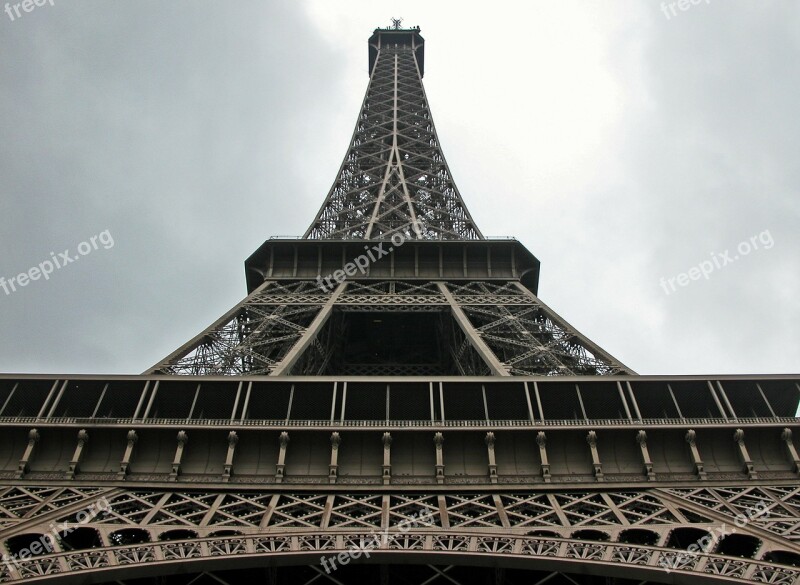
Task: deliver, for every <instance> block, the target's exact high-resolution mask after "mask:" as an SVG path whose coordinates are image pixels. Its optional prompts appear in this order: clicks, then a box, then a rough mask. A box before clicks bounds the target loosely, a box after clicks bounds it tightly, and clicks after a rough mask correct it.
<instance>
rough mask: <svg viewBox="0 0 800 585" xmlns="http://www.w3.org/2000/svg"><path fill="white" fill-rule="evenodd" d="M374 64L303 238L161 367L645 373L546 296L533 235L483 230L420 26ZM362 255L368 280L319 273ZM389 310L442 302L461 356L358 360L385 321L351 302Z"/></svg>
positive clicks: (268, 257)
mask: <svg viewBox="0 0 800 585" xmlns="http://www.w3.org/2000/svg"><path fill="white" fill-rule="evenodd" d="M369 67H370V81H369V85H368V86H367V92H366V96H365V97H364V102H363V104H362V106H361V111H360V113H359V116H358V122H357V123H356V128H355V131H354V133H353V138H352V140H351V142H350V147H349V149H348V151H347V154H346V155H345V157H344V161H343V162H342V165H341V167H340V169H339V173H338V175H337V178H336V181H335V182H334V184H333V187H332V188H331V190H330V192H329V193H328V196H327V198H326V199H325V201H324V203H323V204H322V208H321V209H320V211H319V213H318V214H317V216H316V218H315V219H314V221H313V222H312V224H311V226H310V227H309V228H308V230H307V231H306V233H305V235H304V237H303V239H302V241H298V242H291V241H290V242H291V243H290V244H289V245H287V246H280V242H279V241H275V240H273V241H271V242H267V243H265V245H264V246H262V247H261V248H260V249H259V250H258V251H257V252H256V253H255V254H253V256H251V258H250V259H248V261H247V263H246V269H247V273H248V285H249V288H250V295H249V296H248V297H247V298H246V299H244V300H243V301H242V302H241V303H239V304H237V306H235V307H234V308H233V309H232V310H231V311H230V312H229V313H227V314H226V315H224V316H223V317H222V318H221V319H220V320H218V321H217V322H216V323H214V324H212V325H211V326H210V327H209V328H207V329H206V330H205V331H203V332H202V333H201V334H200V335H198V336H197V337H195V338H194V339H193V340H191V341H190V342H189V343H187V344H186V345H184V346H183V347H181V348H180V349H178V350H177V351H176V352H175V353H173V354H171V355H170V356H167V357H166V358H165V359H163V360H162V361H160V362H159V363H157V364H155V365H154V366H153V367H152V368H150V369H149V370H148V373H156V372H157V373H164V374H184V375H186V374H189V375H240V374H252V375H286V374H296V375H321V374H334V375H335V374H347V373H355V374H362V375H414V374H419V375H424V374H461V375H477V374H490V375H501V376H506V375H585V374H586V375H594V374H602V375H605V374H619V373H631V370H630V369H629V368H627V367H626V366H624V365H623V364H622V363H621V362H620V361H619V360H617V359H615V358H614V357H613V356H611V355H609V354H608V353H607V352H605V351H604V350H603V349H602V348H600V347H599V346H597V345H596V344H594V343H593V342H591V341H590V340H589V339H587V338H586V337H584V336H583V335H581V334H580V333H579V332H578V331H577V330H576V329H574V328H573V327H571V326H570V325H569V324H568V323H566V321H564V319H562V318H561V317H559V316H558V315H557V314H556V313H555V312H553V311H552V310H551V309H550V308H548V307H547V306H545V305H544V304H543V303H542V302H541V301H540V300H539V299H538V298H537V297H536V294H535V293H536V286H537V284H538V266H539V263H538V260H536V259H535V258H534V257H533V256H532V255H531V254H530V253H529V252H528V251H527V250H525V249H524V247H522V246H520V245H516V246H515V245H511V246H509V242H498V241H496V240H486V239H485V238H484V236H483V235H482V234H481V232H480V230H479V229H478V227H477V225H476V224H475V222H474V221H473V219H472V217H471V216H470V214H469V212H468V211H467V208H466V205H465V204H464V201H463V200H462V198H461V195H460V193H459V192H458V189H457V188H456V186H455V183H454V182H453V178H452V175H451V173H450V169H449V168H448V166H447V162H446V161H445V158H444V155H443V154H442V150H441V147H440V144H439V138H438V137H437V135H436V129H435V127H434V124H433V118H432V116H431V112H430V108H429V106H428V100H427V97H426V95H425V90H424V88H423V85H422V75H423V71H424V41H423V39H422V37H421V36H420V34H419V31H418V30H416V29H409V30H404V29H390V30H377V31H376V32H375V34H374V35H373V36H372V38H370V41H369ZM373 241H378V242H379V246H383V247H384V248H382V249H381V250H378V247H373V244H372V243H371V242H373ZM337 242H338V244H337ZM356 242H362V243H363V242H370V243H367V244H366V245H359V244H358V243H356ZM348 243H349V244H351V245H349V246H348V245H347V244H348ZM481 243H482V244H483V245H477V246H476V245H470V244H481ZM399 245H403V246H404V248H403V251H404V252H406V253H405V254H401V249H400V247H399ZM410 249H413V250H414V256H413V258H412V257H411V256H410V255H409V254H408V250H410ZM384 252H385V255H384V256H381V253H384ZM367 253H369V254H371V255H372V256H365V254H367ZM376 255H377V256H376ZM358 256H362V257H364V258H369V260H370V261H369V262H368V264H367V266H366V270H360V271H359V276H361V277H366V278H362V279H360V280H358V281H357V280H356V279H355V278H348V279H347V281H346V282H343V283H342V285H341V286H340V287H338V288H336V287H334V286H332V285H331V286H325V283H323V282H322V281H321V280H315V279H321V278H322V277H323V276H325V275H326V274H335V272H336V271H337V270H340V269H342V268H343V267H344V266H346V264H347V262H348V261H351V260H354V259H355V258H357V257H358ZM385 256H388V257H385ZM373 257H375V258H374V261H373ZM301 274H305V275H307V276H306V278H305V279H302V278H298V276H299V275H301ZM384 277H388V280H384ZM401 277H402V278H401ZM448 277H450V278H448ZM481 277H483V278H481ZM320 284H322V285H323V286H320ZM328 284H331V281H330V280H329V281H328ZM368 293H369V294H368ZM375 310H379V311H383V312H412V311H414V312H429V313H436V314H435V315H432V316H429V317H430V318H429V319H427V322H428V324H432V323H435V324H436V327H435V330H426V334H427V335H430V336H432V337H435V339H436V340H437V343H436V344H434V346H435V347H434V348H429V349H431V350H437V351H439V352H441V353H444V354H447V355H449V356H450V358H447V357H446V356H440V357H439V359H437V360H436V363H426V361H425V360H424V359H423V360H421V361H420V360H417V361H416V362H409V358H410V356H409V355H404V356H403V360H404V363H395V362H393V361H392V359H388V358H387V359H385V360H376V359H374V356H373V357H372V359H370V356H367V355H363V356H361V358H362V363H352V359H351V358H354V357H355V356H350V355H347V356H345V355H344V354H345V353H347V352H343V350H342V348H341V347H340V346H341V343H342V342H343V340H345V339H347V342H346V343H347V344H348V346H349V347H350V348H353V347H354V346H355V345H356V344H357V343H358V342H359V340H364V339H368V338H370V337H372V338H374V337H376V336H378V333H376V332H374V331H373V332H370V331H366V330H365V329H364V327H363V326H361V324H360V323H359V321H358V319H357V318H356V319H353V318H349V319H348V318H347V316H346V315H344V314H345V313H348V314H351V315H352V314H358V313H364V312H369V311H375ZM421 326H422V325H421ZM357 330H358V331H357ZM348 331H349V332H351V337H350V338H348V335H347V333H348ZM337 342H338V346H337ZM411 345H413V344H411ZM419 349H423V348H421V347H420V348H419ZM420 355H421V357H430V355H427V356H426V355H423V354H420ZM348 360H349V361H348ZM379 362H381V363H379Z"/></svg>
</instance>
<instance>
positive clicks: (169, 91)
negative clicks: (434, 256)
mask: <svg viewBox="0 0 800 585" xmlns="http://www.w3.org/2000/svg"><path fill="white" fill-rule="evenodd" d="M475 6H477V3H476V5H475ZM487 7H488V8H490V9H489V10H487ZM392 16H395V17H397V16H402V17H404V19H405V20H404V24H405V25H409V26H414V25H419V26H420V27H421V28H422V34H423V36H424V37H425V38H426V41H427V43H426V62H425V69H426V77H425V85H426V90H427V92H428V97H429V100H430V103H431V108H432V110H433V115H434V120H435V123H436V126H437V130H438V132H439V135H440V138H441V141H442V145H443V149H444V153H445V156H446V157H447V160H448V162H449V164H450V167H451V170H452V171H453V174H454V177H455V180H456V183H457V184H458V186H459V189H460V190H461V193H462V195H463V196H464V198H465V200H466V203H467V205H468V207H469V208H470V211H471V213H472V215H473V217H474V218H475V219H476V221H477V222H478V225H479V226H480V228H481V230H482V231H483V232H484V234H487V235H513V236H516V237H517V238H518V239H520V240H521V241H522V242H523V243H524V244H525V245H526V246H527V247H528V248H529V249H530V250H531V251H532V252H533V253H534V254H535V255H536V256H537V257H538V258H539V259H540V260H541V262H542V272H541V281H540V290H539V292H540V296H541V298H542V299H543V300H544V301H545V302H546V303H548V304H549V305H550V306H551V307H553V308H554V309H555V310H556V311H558V312H559V313H560V314H561V315H562V316H563V317H564V318H566V319H567V320H568V321H570V322H571V323H572V324H573V325H575V326H576V327H577V328H578V329H579V330H581V331H582V332H583V333H585V334H586V335H588V336H589V337H590V338H592V339H593V340H595V341H596V342H598V343H599V344H600V345H602V346H603V347H604V348H605V349H606V350H608V351H609V352H610V353H612V354H614V355H615V356H616V357H618V358H619V359H620V360H622V361H623V362H624V363H626V364H627V365H629V366H630V367H632V368H633V369H635V370H636V371H638V372H639V373H642V374H695V373H697V374H716V373H720V374H721V373H797V372H800V342H799V341H798V338H799V337H800V336H798V323H799V322H800V271H798V267H799V266H800V255H799V254H798V252H800V229H798V228H800V192H799V191H800V147H799V145H798V142H800V116H799V115H798V113H797V98H798V95H800V73H799V72H800V68H799V67H798V62H800V4H798V3H796V2H789V1H786V0H783V1H768V0H759V1H758V2H751V1H749V0H747V1H745V0H711V1H710V2H705V1H703V2H702V3H700V4H697V5H693V6H691V8H690V9H689V10H687V11H685V12H680V11H678V13H677V15H675V16H672V17H671V18H669V19H668V18H667V17H666V16H665V15H664V13H663V12H662V10H661V2H660V1H651V0H647V1H643V0H618V1H614V2H603V3H589V2H583V1H574V2H573V1H564V0H559V1H557V2H556V1H555V0H554V1H552V2H541V1H530V0H528V1H524V2H522V1H521V2H495V3H490V4H486V3H483V4H481V9H477V8H474V7H472V6H471V5H469V4H464V3H463V2H443V1H437V2H421V1H414V0H411V1H404V2H402V3H400V2H383V1H376V0H364V1H360V0H359V1H352V2H331V1H330V0H308V1H305V2H288V1H287V2H278V1H269V2H266V1H256V0H238V1H237V2H236V3H233V2H222V1H216V2H212V1H209V0H191V1H188V0H184V1H171V2H168V3H167V2H158V1H154V0H136V1H135V2H133V1H128V2H122V1H117V2H108V1H107V0H106V1H101V0H71V1H69V2H66V1H65V0H55V1H54V5H53V6H51V5H49V4H46V5H45V6H42V7H38V8H36V9H35V10H34V11H33V12H31V13H23V16H22V17H21V18H17V19H16V20H14V21H13V22H12V21H11V20H10V19H9V18H8V16H7V15H6V14H5V13H0V106H2V116H0V246H2V247H1V248H0V249H1V250H2V254H1V255H0V276H3V277H5V278H6V279H8V278H10V277H12V276H15V275H16V274H18V273H20V272H23V271H27V270H28V269H29V268H30V267H31V266H36V265H37V264H38V263H40V262H42V261H43V260H47V259H49V257H50V252H51V251H53V252H56V253H58V252H60V251H62V250H65V249H70V250H71V252H73V253H74V251H75V248H76V246H77V245H78V243H80V242H81V241H84V240H87V239H88V238H90V237H91V236H93V235H95V234H98V233H100V232H102V231H104V230H109V231H110V233H111V235H112V236H113V239H114V246H113V247H111V248H110V249H108V250H105V249H103V248H102V247H100V249H99V250H97V251H93V252H92V253H90V254H89V255H87V256H85V257H83V258H81V260H80V261H79V262H77V263H73V264H70V265H68V266H65V267H64V268H63V269H61V270H58V271H56V272H55V273H54V274H53V275H52V277H51V279H50V280H49V281H43V280H39V281H36V282H32V283H30V284H29V285H28V286H26V287H25V288H21V289H19V290H18V291H17V292H15V293H13V294H11V295H6V294H5V293H4V292H3V291H2V290H1V289H0V331H2V335H0V371H3V372H43V373H139V372H141V371H143V370H145V369H146V368H148V367H149V366H151V365H152V364H153V363H155V362H157V361H158V360H159V359H161V358H162V357H164V356H165V355H167V354H168V353H170V352H171V351H172V350H174V349H175V348H176V347H178V346H180V345H181V344H182V343H184V342H185V341H186V340H188V339H189V338H191V337H192V336H194V335H195V334H197V333H198V332H199V331H200V330H202V329H203V328H204V327H205V326H206V325H208V324H209V323H210V322H212V321H213V320H215V319H216V318H217V317H218V316H219V315H221V314H222V313H223V312H225V311H226V310H227V309H229V308H230V307H231V306H233V305H234V304H236V303H237V302H238V301H239V300H240V299H241V298H242V297H243V296H244V293H245V284H244V269H243V261H244V259H245V258H246V257H247V256H248V255H249V254H250V253H251V252H253V251H254V250H255V249H256V248H257V247H258V246H259V245H260V244H261V243H262V242H263V240H265V239H266V238H268V237H269V236H273V235H298V234H302V233H303V231H304V230H305V229H306V228H307V227H308V224H309V223H310V222H311V220H312V218H313V215H314V213H315V212H316V211H317V209H318V207H319V205H320V203H321V202H322V200H323V198H324V197H325V195H326V193H327V191H328V189H329V188H330V186H331V183H332V182H333V179H334V177H335V174H336V171H337V169H338V165H339V164H340V162H341V159H342V157H343V155H344V153H345V151H346V148H347V144H348V140H349V138H350V135H351V133H352V129H353V125H354V123H355V119H356V115H357V112H358V108H359V105H360V102H361V100H362V98H363V94H364V91H365V89H366V84H367V47H366V40H367V38H368V37H369V35H370V33H371V31H372V30H373V29H374V28H375V27H376V26H386V25H388V24H389V18H390V17H392ZM764 232H768V236H767V235H765V236H762V240H758V241H759V249H758V250H755V251H752V252H751V253H750V254H748V255H745V256H741V257H740V258H739V260H736V261H735V262H733V263H732V264H729V265H728V266H725V267H723V268H720V269H718V270H715V271H714V272H713V273H712V274H711V275H710V278H709V279H708V280H704V279H703V280H699V281H692V282H690V283H689V285H688V286H685V287H678V290H677V291H676V292H672V293H671V294H669V295H667V294H666V293H665V292H664V290H663V289H662V287H661V286H660V285H659V279H660V278H662V277H664V278H670V277H673V278H674V277H675V276H676V275H677V274H679V273H682V272H686V271H688V269H689V268H691V267H692V266H696V265H698V264H699V263H700V262H702V261H704V260H706V259H709V258H711V257H712V256H711V254H712V253H716V254H720V253H722V252H724V251H725V250H729V251H730V256H731V257H733V256H735V255H737V252H736V247H737V245H738V244H739V243H740V242H742V241H748V240H749V239H750V238H751V236H756V237H758V235H759V234H763V233H764ZM765 240H771V241H772V242H774V245H773V246H772V247H771V248H770V249H765V245H764V244H763V243H762V242H763V241H765Z"/></svg>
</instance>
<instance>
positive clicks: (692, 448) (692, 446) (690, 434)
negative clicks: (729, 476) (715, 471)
mask: <svg viewBox="0 0 800 585" xmlns="http://www.w3.org/2000/svg"><path fill="white" fill-rule="evenodd" d="M686 442H687V443H688V444H689V452H690V453H691V455H692V463H694V471H695V473H696V474H697V477H699V478H700V479H706V470H705V468H704V467H703V460H702V459H700V450H699V449H698V448H697V433H695V432H694V430H692V429H689V430H688V431H687V432H686Z"/></svg>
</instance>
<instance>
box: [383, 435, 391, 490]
mask: <svg viewBox="0 0 800 585" xmlns="http://www.w3.org/2000/svg"><path fill="white" fill-rule="evenodd" d="M390 483H392V435H390V434H389V433H383V485H389V484H390Z"/></svg>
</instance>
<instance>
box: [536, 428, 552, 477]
mask: <svg viewBox="0 0 800 585" xmlns="http://www.w3.org/2000/svg"><path fill="white" fill-rule="evenodd" d="M536 444H537V445H539V459H541V461H542V477H543V478H544V482H545V483H550V462H549V461H548V460H547V436H546V435H545V434H544V431H539V432H538V433H536Z"/></svg>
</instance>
